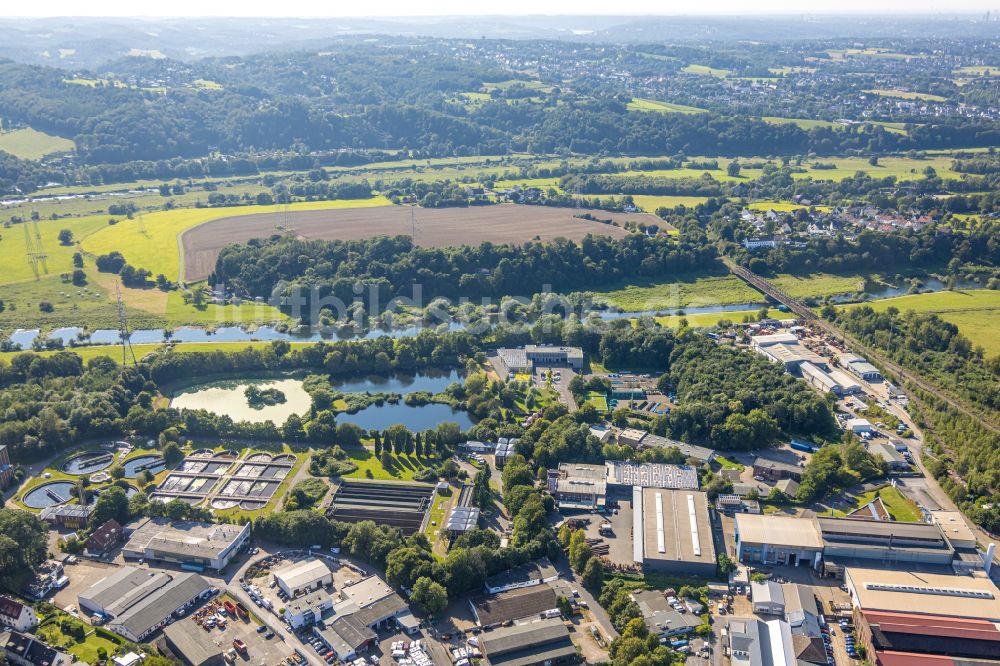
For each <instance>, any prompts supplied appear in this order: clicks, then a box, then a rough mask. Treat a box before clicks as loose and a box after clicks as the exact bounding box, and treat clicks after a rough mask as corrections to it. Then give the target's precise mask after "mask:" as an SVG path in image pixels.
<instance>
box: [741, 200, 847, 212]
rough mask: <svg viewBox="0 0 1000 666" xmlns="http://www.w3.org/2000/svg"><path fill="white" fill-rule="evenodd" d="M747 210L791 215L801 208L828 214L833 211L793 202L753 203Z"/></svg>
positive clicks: (748, 205) (827, 207)
mask: <svg viewBox="0 0 1000 666" xmlns="http://www.w3.org/2000/svg"><path fill="white" fill-rule="evenodd" d="M747 208H749V209H750V210H762V211H768V210H773V211H775V212H778V213H790V212H792V211H794V210H798V209H800V208H815V209H816V210H819V211H827V212H829V211H830V210H832V209H831V208H830V207H829V206H803V205H802V204H797V203H793V202H791V201H754V202H753V203H750V204H747Z"/></svg>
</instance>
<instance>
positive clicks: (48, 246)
mask: <svg viewBox="0 0 1000 666" xmlns="http://www.w3.org/2000/svg"><path fill="white" fill-rule="evenodd" d="M107 226H108V216H107V215H102V216H88V217H79V218H67V219H63V220H39V221H38V233H39V235H40V236H41V243H42V247H43V249H44V251H45V255H46V260H45V263H46V264H47V266H48V269H49V273H48V274H49V275H53V276H58V275H59V274H60V273H69V272H72V270H73V253H75V252H77V251H79V248H78V247H76V245H62V244H61V243H59V240H58V236H59V232H60V231H61V230H62V229H69V230H70V231H71V232H73V237H74V239H75V240H79V239H81V238H86V237H87V236H89V235H90V234H92V233H94V232H96V231H98V230H101V229H103V228H104V227H107ZM27 230H28V233H29V235H30V236H31V238H32V242H33V243H34V242H35V228H34V225H32V224H29V225H28V226H27ZM24 233H25V226H24V225H23V224H11V225H10V226H5V227H4V228H3V229H0V266H3V270H2V271H0V285H6V284H12V283H15V282H22V281H25V280H34V279H35V274H34V272H33V271H32V270H31V263H30V262H29V261H28V253H27V246H26V242H25V238H24ZM175 245H176V243H175ZM43 275H44V272H43Z"/></svg>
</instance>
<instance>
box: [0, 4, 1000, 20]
mask: <svg viewBox="0 0 1000 666" xmlns="http://www.w3.org/2000/svg"><path fill="white" fill-rule="evenodd" d="M674 6H676V7H677V8H676V9H674V8H673V7H674ZM503 7H504V10H503V11H499V12H498V11H496V10H495V8H494V7H491V8H490V9H491V11H482V9H481V7H480V6H477V5H471V4H469V3H467V2H463V1H461V0H432V1H430V2H424V3H420V4H419V5H414V3H410V2H402V1H401V0H376V1H375V2H367V3H359V4H355V5H350V4H339V3H338V4H336V5H334V6H332V7H331V6H330V5H327V4H325V3H319V2H316V1H315V0H287V1H286V2H283V3H280V4H275V3H264V2H259V1H250V2H241V1H240V0H214V1H213V2H209V3H205V2H198V1H197V0H177V1H176V2H173V3H170V4H169V5H165V6H164V9H165V10H166V8H169V11H165V10H164V11H153V12H150V11H149V8H148V7H146V8H144V9H143V11H140V12H136V11H135V5H134V4H133V3H126V2H123V1H122V0H94V1H93V2H90V3H87V4H85V5H81V4H80V3H77V2H71V1H70V0H44V1H42V2H35V3H28V4H24V5H18V6H8V7H7V8H5V9H4V11H3V13H2V14H0V18H8V19H9V18H25V19H32V18H71V17H86V18H175V19H176V18H304V19H308V18H330V19H336V18H352V19H359V18H361V19H364V18H380V19H392V18H401V19H413V18H449V17H477V16H482V17H500V16H511V17H516V16H550V17H553V16H568V17H571V16H657V17H661V16H662V17H670V16H687V17H699V16H769V15H785V16H822V15H839V16H842V15H859V16H878V15H887V14H889V15H900V14H905V15H913V16H918V15H962V14H972V15H975V14H984V13H985V12H991V11H992V12H998V11H1000V1H998V0H959V1H957V2H942V1H940V0H876V1H875V2H865V1H863V0H840V1H838V2H814V3H810V6H809V7H808V9H805V10H803V7H802V3H801V2H795V1H794V0H763V1H762V2H758V3H756V4H755V5H754V6H753V7H748V6H747V4H746V3H744V2H736V1H735V0H718V1H717V2H715V3H711V4H710V5H708V6H703V7H699V8H698V11H694V12H692V11H690V6H689V5H687V4H684V5H681V4H680V3H663V2H658V1H656V0H624V1H623V2H619V3H615V4H614V5H613V6H612V5H609V4H607V3H597V2H583V3H581V2H572V1H570V0H548V1H547V2H543V3H539V2H532V1H530V0H510V1H509V2H506V3H504V5H503ZM611 7H613V11H612V10H611Z"/></svg>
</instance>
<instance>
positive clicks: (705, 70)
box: [681, 65, 732, 79]
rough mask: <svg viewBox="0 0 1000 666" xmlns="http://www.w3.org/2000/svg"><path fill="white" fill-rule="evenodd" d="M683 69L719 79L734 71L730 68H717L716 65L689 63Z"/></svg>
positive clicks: (683, 70)
mask: <svg viewBox="0 0 1000 666" xmlns="http://www.w3.org/2000/svg"><path fill="white" fill-rule="evenodd" d="M681 71H682V72H687V73H688V74H697V75H699V76H714V77H716V78H717V79H724V78H726V77H727V76H729V75H730V74H732V72H731V71H729V70H728V69H716V68H715V67H709V66H708V65H688V66H687V67H685V68H684V69H682V70H681Z"/></svg>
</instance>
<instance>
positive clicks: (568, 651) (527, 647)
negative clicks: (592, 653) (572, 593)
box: [479, 618, 580, 666]
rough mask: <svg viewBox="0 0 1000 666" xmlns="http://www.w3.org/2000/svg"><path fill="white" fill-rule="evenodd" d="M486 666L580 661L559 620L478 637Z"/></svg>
mask: <svg viewBox="0 0 1000 666" xmlns="http://www.w3.org/2000/svg"><path fill="white" fill-rule="evenodd" d="M479 646H480V649H481V650H482V652H483V661H484V663H486V664H488V665H489V666H558V665H559V664H568V663H575V662H577V661H579V660H580V657H579V655H577V653H576V647H575V646H574V645H573V641H571V640H570V637H569V630H568V629H567V628H566V625H565V624H564V623H563V621H562V619H560V618H553V619H548V620H539V621H537V622H530V623H528V624H519V625H514V626H513V627H506V628H503V629H498V630H496V631H494V632H492V633H490V634H483V635H482V636H480V638H479Z"/></svg>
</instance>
